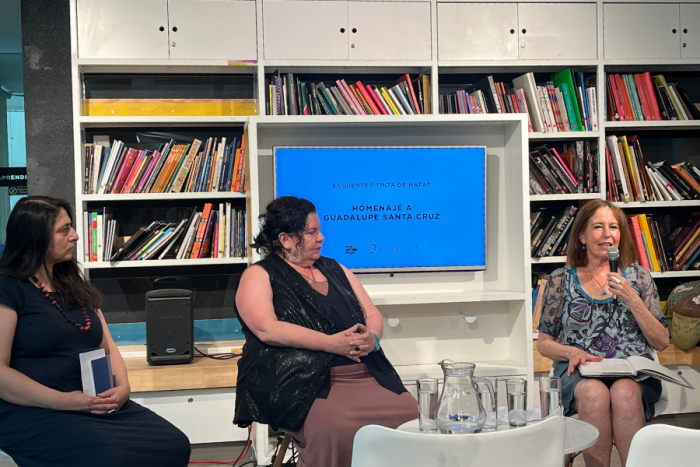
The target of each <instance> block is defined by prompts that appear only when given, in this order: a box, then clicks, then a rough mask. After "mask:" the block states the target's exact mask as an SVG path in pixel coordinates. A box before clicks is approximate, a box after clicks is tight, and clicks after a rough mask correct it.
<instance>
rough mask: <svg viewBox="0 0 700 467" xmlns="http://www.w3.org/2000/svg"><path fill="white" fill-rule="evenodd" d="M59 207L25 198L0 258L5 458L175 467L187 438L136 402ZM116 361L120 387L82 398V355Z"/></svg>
mask: <svg viewBox="0 0 700 467" xmlns="http://www.w3.org/2000/svg"><path fill="white" fill-rule="evenodd" d="M76 240H78V234H77V233H76V232H75V229H74V228H73V213H72V208H71V206H70V205H69V204H68V203H67V202H65V201H62V200H57V199H53V198H47V197H41V196H32V197H27V198H24V199H21V200H20V201H19V202H18V203H17V205H16V206H15V208H14V209H13V211H12V213H11V214H10V219H9V221H8V224H7V245H6V248H5V251H4V254H3V256H2V258H0V449H3V450H4V451H6V452H7V453H8V454H9V455H10V456H11V457H12V458H13V460H14V461H15V462H16V463H17V464H18V465H19V466H20V467H48V466H52V467H58V466H66V467H68V466H70V467H81V466H85V467H88V466H89V467H92V466H96V465H100V466H104V467H127V466H128V467H138V466H143V467H154V466H163V467H166V466H167V467H178V466H185V465H187V463H188V461H189V454H190V445H189V440H188V439H187V437H186V436H185V435H184V434H183V433H182V432H181V431H180V430H178V429H177V428H175V427H174V426H173V425H171V424H170V423H168V422H167V421H165V420H164V419H162V418H161V417H159V416H158V415H156V414H154V413H153V412H151V411H150V410H148V409H145V408H143V407H141V406H139V405H138V404H136V403H134V402H132V401H130V400H129V396H130V393H131V388H130V387H129V381H128V378H127V372H126V366H125V365H124V361H123V360H122V358H121V355H120V354H119V350H118V349H117V347H116V345H115V344H114V341H113V340H112V337H111V336H110V334H109V330H108V329H107V325H106V323H105V320H104V316H103V315H102V312H101V311H100V310H99V306H100V300H101V297H100V294H99V292H98V291H97V290H96V289H95V288H94V287H93V286H92V285H91V284H90V283H89V282H88V281H86V280H85V279H84V277H83V276H82V274H81V272H80V269H79V266H78V265H77V263H76V262H75V260H74V259H73V250H74V247H75V242H76ZM98 348H102V349H104V350H105V353H106V354H108V355H110V360H111V364H112V371H113V373H114V376H115V380H116V381H115V382H116V384H115V387H114V388H113V389H110V390H108V391H105V392H103V393H102V394H98V395H97V397H91V396H88V395H86V394H84V393H83V392H82V379H81V373H80V361H79V354H81V353H83V352H88V351H92V350H95V349H98Z"/></svg>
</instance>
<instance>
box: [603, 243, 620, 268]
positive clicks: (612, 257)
mask: <svg viewBox="0 0 700 467" xmlns="http://www.w3.org/2000/svg"><path fill="white" fill-rule="evenodd" d="M605 256H607V257H608V264H609V265H610V272H617V260H618V259H619V258H620V250H618V249H617V248H615V247H614V246H611V247H610V248H608V251H606V252H605Z"/></svg>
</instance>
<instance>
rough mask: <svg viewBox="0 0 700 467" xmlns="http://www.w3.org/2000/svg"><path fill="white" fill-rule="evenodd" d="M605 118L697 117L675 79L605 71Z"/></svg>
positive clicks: (684, 118) (694, 107)
mask: <svg viewBox="0 0 700 467" xmlns="http://www.w3.org/2000/svg"><path fill="white" fill-rule="evenodd" d="M606 87H607V96H608V108H607V115H606V117H607V120H608V121H659V120H698V119H700V111H699V110H698V108H697V106H696V104H695V103H694V102H693V101H692V100H691V99H690V98H689V97H688V94H687V93H686V92H685V90H684V89H683V87H682V86H681V85H679V84H678V83H669V82H668V81H667V80H666V78H665V76H664V75H655V76H652V75H651V73H649V72H644V73H637V74H630V73H628V74H615V73H608V74H607V76H606Z"/></svg>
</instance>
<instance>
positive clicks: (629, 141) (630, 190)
mask: <svg viewBox="0 0 700 467" xmlns="http://www.w3.org/2000/svg"><path fill="white" fill-rule="evenodd" d="M606 144H607V148H606V153H605V154H606V165H605V167H606V175H607V183H608V185H607V189H608V199H609V200H610V201H625V202H626V201H680V200H696V199H700V170H698V169H697V168H696V167H695V166H694V165H693V164H692V163H690V162H680V163H677V164H669V163H667V162H666V161H659V162H654V163H652V162H645V160H644V155H643V153H642V146H641V144H640V142H639V140H638V138H637V137H636V136H619V137H618V136H616V135H609V136H606Z"/></svg>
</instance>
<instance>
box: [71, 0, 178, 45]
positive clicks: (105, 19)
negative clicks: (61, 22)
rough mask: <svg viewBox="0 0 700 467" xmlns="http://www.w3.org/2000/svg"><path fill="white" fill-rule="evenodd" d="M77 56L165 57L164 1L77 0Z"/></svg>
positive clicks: (166, 12) (166, 36) (166, 30)
mask: <svg viewBox="0 0 700 467" xmlns="http://www.w3.org/2000/svg"><path fill="white" fill-rule="evenodd" d="M78 56H79V57H80V58H168V1H167V0H90V1H88V0H80V1H79V2H78Z"/></svg>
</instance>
